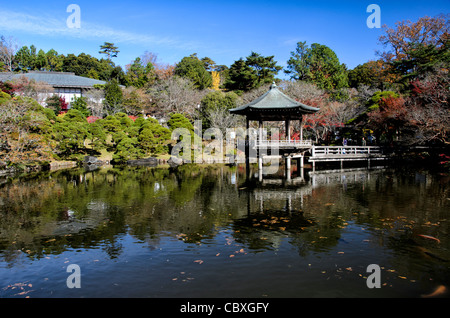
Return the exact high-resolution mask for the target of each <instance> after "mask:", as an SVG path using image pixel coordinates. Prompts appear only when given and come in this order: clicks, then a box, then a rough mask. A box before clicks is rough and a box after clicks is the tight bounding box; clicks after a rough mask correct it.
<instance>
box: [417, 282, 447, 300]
mask: <svg viewBox="0 0 450 318" xmlns="http://www.w3.org/2000/svg"><path fill="white" fill-rule="evenodd" d="M447 291H448V289H447V287H445V286H444V285H440V286H438V287H437V288H436V289H435V290H434V291H433V292H431V293H430V294H427V295H422V298H433V297H438V296H442V295H444V294H446V293H447Z"/></svg>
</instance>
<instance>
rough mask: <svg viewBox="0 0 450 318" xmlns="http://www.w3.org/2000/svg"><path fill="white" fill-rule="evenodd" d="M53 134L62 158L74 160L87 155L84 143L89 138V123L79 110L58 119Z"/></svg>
mask: <svg viewBox="0 0 450 318" xmlns="http://www.w3.org/2000/svg"><path fill="white" fill-rule="evenodd" d="M53 132H54V140H56V141H57V142H58V143H57V147H56V151H57V154H58V155H59V156H60V157H62V158H67V159H74V158H77V157H78V156H77V155H80V154H83V153H85V146H84V142H85V140H86V138H88V137H89V130H88V122H87V121H86V117H85V116H84V115H83V114H82V113H81V112H79V111H78V110H75V109H71V110H69V111H68V112H67V114H65V116H64V117H62V118H58V119H57V122H56V123H55V125H54V127H53Z"/></svg>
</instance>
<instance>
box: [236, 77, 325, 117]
mask: <svg viewBox="0 0 450 318" xmlns="http://www.w3.org/2000/svg"><path fill="white" fill-rule="evenodd" d="M317 111H319V108H316V107H311V106H307V105H305V104H302V103H300V102H297V101H296V100H294V99H292V98H290V97H289V96H287V95H286V94H284V93H283V92H281V91H280V90H279V89H278V87H277V85H276V84H275V83H273V84H272V86H271V87H270V90H269V91H268V92H266V93H265V94H264V95H262V96H260V97H259V98H257V99H255V100H254V101H252V102H250V103H248V104H246V105H243V106H240V107H237V108H233V109H230V113H231V114H236V115H245V116H248V117H254V118H258V117H259V118H263V119H264V118H267V119H269V117H271V118H277V117H280V119H281V118H285V117H292V116H298V115H302V114H312V113H315V112H317Z"/></svg>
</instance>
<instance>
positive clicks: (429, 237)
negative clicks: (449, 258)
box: [418, 234, 441, 243]
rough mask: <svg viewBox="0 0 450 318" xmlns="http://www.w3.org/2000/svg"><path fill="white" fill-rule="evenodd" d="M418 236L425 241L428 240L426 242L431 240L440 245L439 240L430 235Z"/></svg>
mask: <svg viewBox="0 0 450 318" xmlns="http://www.w3.org/2000/svg"><path fill="white" fill-rule="evenodd" d="M418 236H420V237H422V238H425V239H428V240H433V241H436V242H438V243H441V240H439V239H437V238H435V237H434V236H431V235H425V234H419V235H418Z"/></svg>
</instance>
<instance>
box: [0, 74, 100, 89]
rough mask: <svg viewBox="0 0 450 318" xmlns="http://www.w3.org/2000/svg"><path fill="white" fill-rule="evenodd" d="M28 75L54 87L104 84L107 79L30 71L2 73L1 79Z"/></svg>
mask: <svg viewBox="0 0 450 318" xmlns="http://www.w3.org/2000/svg"><path fill="white" fill-rule="evenodd" d="M21 76H26V77H27V78H29V79H34V80H36V81H37V82H46V83H47V84H49V85H51V86H53V87H81V88H88V87H92V86H94V85H96V84H101V85H104V84H106V82H105V81H100V80H96V79H92V78H88V77H83V76H77V75H75V74H74V73H64V72H29V73H21V74H15V73H14V74H13V73H0V81H3V82H6V81H11V80H14V79H18V78H20V77H21Z"/></svg>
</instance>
